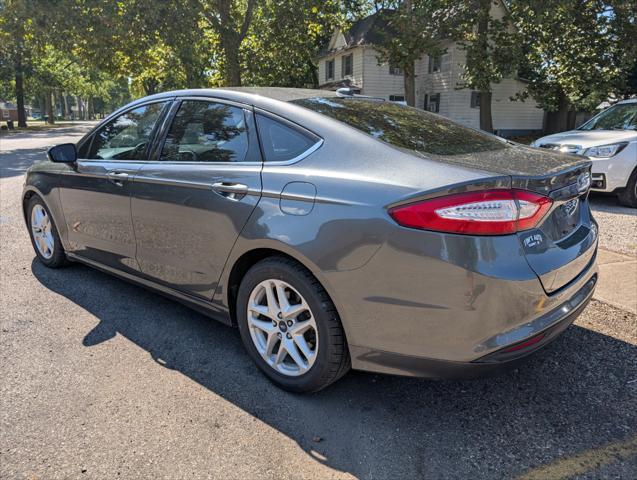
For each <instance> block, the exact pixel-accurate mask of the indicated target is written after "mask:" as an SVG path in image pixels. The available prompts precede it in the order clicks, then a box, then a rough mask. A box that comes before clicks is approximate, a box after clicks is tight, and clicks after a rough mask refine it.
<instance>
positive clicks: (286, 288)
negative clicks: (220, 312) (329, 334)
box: [247, 279, 319, 376]
mask: <svg viewBox="0 0 637 480" xmlns="http://www.w3.org/2000/svg"><path fill="white" fill-rule="evenodd" d="M247 314H248V315H247V318H248V327H249V329H250V336H251V337H252V342H253V343H254V346H255V347H256V349H257V351H258V352H259V354H260V355H261V357H262V358H263V359H264V360H265V362H266V363H267V364H268V365H269V366H270V367H272V368H273V369H274V370H276V371H277V372H279V373H281V374H283V375H287V376H299V375H302V374H304V373H305V372H307V371H308V370H309V369H310V368H312V365H313V364H314V362H315V361H316V356H317V353H318V348H319V337H318V329H317V327H316V321H315V319H314V316H313V315H312V311H311V310H310V307H309V305H308V304H307V302H306V301H305V299H304V298H303V297H302V296H301V294H300V293H299V292H298V291H297V290H296V289H295V288H294V287H292V286H291V285H290V284H289V283H287V282H284V281H282V280H275V279H268V280H264V281H263V282H261V283H259V284H258V285H257V286H256V287H254V289H253V290H252V293H251V294H250V298H249V300H248V312H247Z"/></svg>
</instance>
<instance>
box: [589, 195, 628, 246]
mask: <svg viewBox="0 0 637 480" xmlns="http://www.w3.org/2000/svg"><path fill="white" fill-rule="evenodd" d="M591 209H592V210H593V217H595V220H597V223H599V246H600V247H602V248H605V249H607V250H611V251H613V252H617V253H623V254H624V255H631V256H633V257H637V208H628V207H622V206H621V205H619V203H617V199H616V198H615V197H614V196H602V195H595V194H593V195H591Z"/></svg>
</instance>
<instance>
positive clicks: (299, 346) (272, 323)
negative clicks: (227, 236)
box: [237, 257, 350, 392]
mask: <svg viewBox="0 0 637 480" xmlns="http://www.w3.org/2000/svg"><path fill="white" fill-rule="evenodd" d="M237 320H238V323H239V330H240V332H241V338H242V340H243V343H244V345H245V347H246V349H247V351H248V353H249V354H250V356H251V357H252V359H253V360H254V361H255V363H256V364H257V365H258V367H259V368H260V369H261V370H262V371H263V372H264V373H265V374H266V375H267V376H268V378H269V379H270V380H272V381H273V382H274V383H276V384H277V385H278V386H280V387H281V388H284V389H285V390H290V391H294V392H315V391H318V390H321V389H322V388H325V387H326V386H328V385H329V384H330V383H332V382H334V381H336V380H338V379H339V378H340V377H341V376H343V375H344V374H345V373H346V372H347V371H348V370H349V367H350V358H349V352H348V349H347V345H346V342H345V334H344V333H343V327H342V325H341V321H340V319H339V317H338V313H337V312H336V308H335V307H334V304H333V303H332V301H331V300H330V298H329V296H328V295H327V293H326V292H325V289H323V287H322V286H321V284H320V283H319V282H318V280H316V278H314V276H313V275H312V274H311V273H310V272H309V271H308V270H306V269H305V268H303V267H302V266H301V265H299V264H298V263H296V262H294V261H293V260H290V259H287V258H283V257H274V258H269V259H266V260H263V261H261V262H259V263H257V264H256V265H254V266H253V267H252V268H251V269H250V270H249V271H248V273H247V274H246V275H245V277H244V278H243V281H242V282H241V286H240V287H239V295H238V298H237Z"/></svg>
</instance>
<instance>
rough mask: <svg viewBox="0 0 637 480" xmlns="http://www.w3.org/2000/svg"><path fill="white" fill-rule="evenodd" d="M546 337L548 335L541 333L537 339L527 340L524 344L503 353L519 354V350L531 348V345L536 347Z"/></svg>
mask: <svg viewBox="0 0 637 480" xmlns="http://www.w3.org/2000/svg"><path fill="white" fill-rule="evenodd" d="M545 336H546V335H545V334H544V333H540V334H539V335H537V336H535V337H531V338H529V339H528V340H525V341H524V342H520V343H518V344H516V345H513V346H512V347H509V348H505V349H504V350H502V351H503V352H506V353H511V352H517V351H518V350H522V349H523V348H526V347H530V346H531V345H535V344H536V343H538V342H539V341H540V340H542V339H543V338H544V337H545Z"/></svg>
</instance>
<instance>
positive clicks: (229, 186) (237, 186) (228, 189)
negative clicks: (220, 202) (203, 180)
mask: <svg viewBox="0 0 637 480" xmlns="http://www.w3.org/2000/svg"><path fill="white" fill-rule="evenodd" d="M212 189H213V190H214V191H215V192H216V193H218V194H219V195H221V196H222V197H226V198H229V199H230V200H241V199H242V198H243V197H245V196H246V195H247V194H248V186H247V185H244V184H243V183H230V182H217V183H213V184H212Z"/></svg>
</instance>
